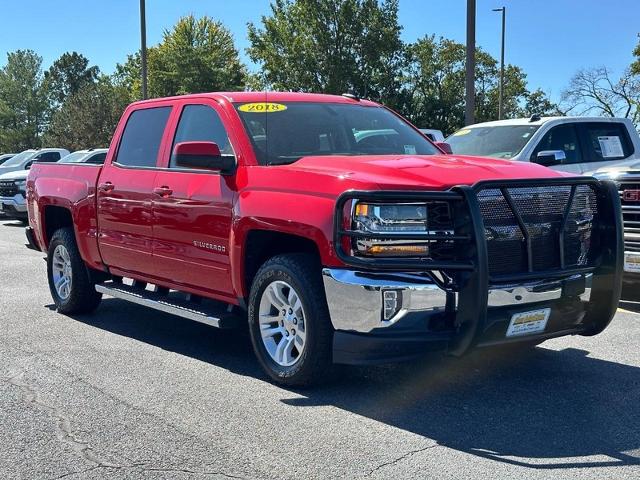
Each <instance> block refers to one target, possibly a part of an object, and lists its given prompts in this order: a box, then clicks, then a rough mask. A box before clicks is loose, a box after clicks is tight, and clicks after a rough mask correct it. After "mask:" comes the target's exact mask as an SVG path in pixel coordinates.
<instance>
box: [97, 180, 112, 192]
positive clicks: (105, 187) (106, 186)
mask: <svg viewBox="0 0 640 480" xmlns="http://www.w3.org/2000/svg"><path fill="white" fill-rule="evenodd" d="M114 188H115V187H114V186H113V183H111V182H104V183H101V184H100V185H98V190H100V191H101V192H111V191H112V190H113V189H114Z"/></svg>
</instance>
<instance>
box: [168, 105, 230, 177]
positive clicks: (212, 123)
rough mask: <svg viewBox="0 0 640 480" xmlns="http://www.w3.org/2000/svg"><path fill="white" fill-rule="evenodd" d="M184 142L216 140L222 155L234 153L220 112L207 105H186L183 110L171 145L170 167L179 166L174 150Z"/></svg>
mask: <svg viewBox="0 0 640 480" xmlns="http://www.w3.org/2000/svg"><path fill="white" fill-rule="evenodd" d="M182 142H214V143H216V144H218V148H220V153H222V155H233V149H232V148H231V143H230V142H229V136H228V135H227V131H226V130H225V128H224V124H223V123H222V120H221V119H220V116H219V115H218V112H216V111H215V110H214V109H213V108H212V107H209V106H207V105H186V106H185V107H184V109H183V110H182V115H180V122H179V123H178V128H177V129H176V136H175V138H174V140H173V146H172V147H171V162H170V164H169V166H170V167H174V168H175V167H176V166H177V165H176V159H175V154H174V153H173V150H174V148H175V146H176V144H178V143H182ZM180 168H183V167H182V166H181V167H180Z"/></svg>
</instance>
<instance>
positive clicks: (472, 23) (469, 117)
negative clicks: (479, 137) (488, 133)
mask: <svg viewBox="0 0 640 480" xmlns="http://www.w3.org/2000/svg"><path fill="white" fill-rule="evenodd" d="M465 70H466V71H465V97H466V98H465V107H464V124H465V125H471V124H473V123H475V118H474V117H475V109H476V84H475V70H476V0H467V60H466V64H465Z"/></svg>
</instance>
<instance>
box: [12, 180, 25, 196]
mask: <svg viewBox="0 0 640 480" xmlns="http://www.w3.org/2000/svg"><path fill="white" fill-rule="evenodd" d="M14 184H15V186H16V187H17V188H18V191H19V192H20V193H26V192H27V181H26V180H16V181H15V182H14Z"/></svg>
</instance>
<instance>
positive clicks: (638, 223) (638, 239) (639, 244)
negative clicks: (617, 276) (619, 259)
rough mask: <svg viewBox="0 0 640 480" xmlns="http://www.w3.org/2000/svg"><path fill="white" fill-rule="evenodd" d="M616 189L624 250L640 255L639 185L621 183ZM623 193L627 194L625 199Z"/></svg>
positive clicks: (636, 183)
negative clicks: (618, 197) (620, 212)
mask: <svg viewBox="0 0 640 480" xmlns="http://www.w3.org/2000/svg"><path fill="white" fill-rule="evenodd" d="M618 188H619V193H620V205H621V207H622V222H623V225H624V249H625V251H627V252H638V253H640V183H639V182H637V181H635V182H624V181H623V182H621V183H620V184H619V187H618ZM625 191H627V192H628V195H626V197H627V198H626V199H625V194H624V192H625Z"/></svg>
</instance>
